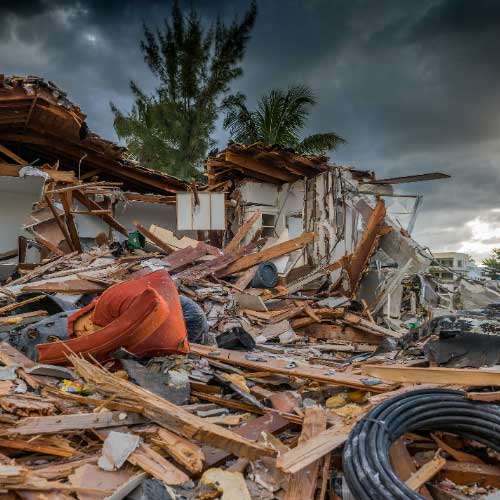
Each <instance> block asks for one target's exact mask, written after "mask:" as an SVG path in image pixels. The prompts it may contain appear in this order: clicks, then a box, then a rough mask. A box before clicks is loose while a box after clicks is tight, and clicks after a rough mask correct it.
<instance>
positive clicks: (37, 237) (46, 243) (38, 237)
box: [33, 233, 65, 257]
mask: <svg viewBox="0 0 500 500" xmlns="http://www.w3.org/2000/svg"><path fill="white" fill-rule="evenodd" d="M33 234H34V236H35V241H36V242H37V243H38V244H39V245H42V246H43V247H45V248H46V249H47V250H48V251H49V252H51V253H53V254H54V255H57V256H59V257H62V256H63V255H65V253H64V252H63V251H62V250H61V249H60V248H58V247H56V246H55V245H54V244H53V243H51V242H50V241H49V240H46V239H45V238H44V237H43V236H41V235H39V234H37V233H33Z"/></svg>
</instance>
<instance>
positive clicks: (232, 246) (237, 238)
mask: <svg viewBox="0 0 500 500" xmlns="http://www.w3.org/2000/svg"><path fill="white" fill-rule="evenodd" d="M260 216H261V212H260V210H259V209H257V210H256V211H255V212H254V214H253V215H252V216H251V217H250V218H249V219H248V220H247V221H245V222H244V223H243V224H242V225H241V226H240V228H239V229H238V232H237V233H236V234H235V235H234V237H233V239H232V240H231V241H230V242H229V243H228V244H227V245H226V247H225V248H224V253H231V252H233V251H234V250H236V249H237V248H238V246H239V244H240V243H241V241H242V240H243V238H244V237H245V236H246V235H247V233H248V231H250V229H252V226H253V225H254V224H255V222H256V221H257V219H258V218H259V217H260Z"/></svg>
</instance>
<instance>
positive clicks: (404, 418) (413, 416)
mask: <svg viewBox="0 0 500 500" xmlns="http://www.w3.org/2000/svg"><path fill="white" fill-rule="evenodd" d="M418 430H442V431H449V432H453V433H456V434H460V435H461V436H463V437H466V438H470V439H474V440H476V441H479V442H481V443H483V444H485V445H487V446H489V447H490V448H493V449H494V450H496V451H499V452H500V406H497V405H495V404H488V403H482V402H479V401H471V400H468V399H467V398H465V397H464V395H463V393H462V392H459V391H452V390H445V389H423V390H417V391H412V392H407V393H405V394H401V395H400V396H396V397H394V398H392V399H389V400H387V401H384V402H383V403H381V404H379V405H378V406H376V407H375V408H374V409H373V410H371V411H370V412H369V413H368V414H367V415H366V416H365V417H364V418H363V419H361V420H360V421H359V422H358V423H357V424H356V426H355V427H354V428H353V429H352V431H351V433H350V434H349V438H348V440H347V442H346V444H345V447H344V454H343V470H344V474H345V478H346V481H347V484H348V486H349V489H350V491H351V493H352V495H353V496H354V498H356V499H357V500H389V499H397V500H408V499H422V498H424V497H423V496H421V495H419V494H418V493H417V492H416V491H413V490H411V489H410V488H408V486H406V484H405V483H404V482H403V481H401V480H400V479H399V478H398V477H397V476H396V474H395V472H394V471H393V469H392V467H391V463H390V459H389V450H390V448H391V445H392V443H393V442H394V441H395V440H396V439H397V438H398V437H400V436H401V435H403V434H404V433H405V432H415V431H418Z"/></svg>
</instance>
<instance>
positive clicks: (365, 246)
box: [347, 200, 386, 297]
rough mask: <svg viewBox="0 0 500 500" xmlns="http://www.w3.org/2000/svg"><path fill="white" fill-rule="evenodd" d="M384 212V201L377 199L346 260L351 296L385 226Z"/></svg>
mask: <svg viewBox="0 0 500 500" xmlns="http://www.w3.org/2000/svg"><path fill="white" fill-rule="evenodd" d="M385 214H386V210H385V203H384V201H383V200H379V201H378V202H377V205H376V206H375V208H374V209H373V211H372V213H371V214H370V217H369V219H368V221H367V223H366V227H365V229H364V231H363V235H362V237H361V240H360V242H359V243H358V245H357V246H356V248H355V249H354V252H353V253H352V255H351V256H350V258H349V260H348V264H347V274H348V275H349V293H350V295H351V297H354V296H355V294H356V292H357V290H358V287H359V283H360V280H361V276H362V273H363V272H364V270H365V269H366V267H367V265H368V262H369V260H370V258H371V256H372V255H373V253H374V252H375V250H376V248H377V245H378V241H379V239H380V236H381V235H382V232H383V230H384V228H385V227H386V226H384V219H385Z"/></svg>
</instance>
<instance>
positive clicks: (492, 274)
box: [483, 248, 500, 280]
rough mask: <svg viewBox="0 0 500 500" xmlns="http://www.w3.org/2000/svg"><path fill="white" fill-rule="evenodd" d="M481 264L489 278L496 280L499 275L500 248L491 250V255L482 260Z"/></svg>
mask: <svg viewBox="0 0 500 500" xmlns="http://www.w3.org/2000/svg"><path fill="white" fill-rule="evenodd" d="M483 266H485V267H486V274H487V275H488V277H489V278H491V279H494V280H496V279H498V278H499V277H500V248H494V249H493V250H492V252H491V255H490V256H489V257H488V258H487V259H484V260H483Z"/></svg>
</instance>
